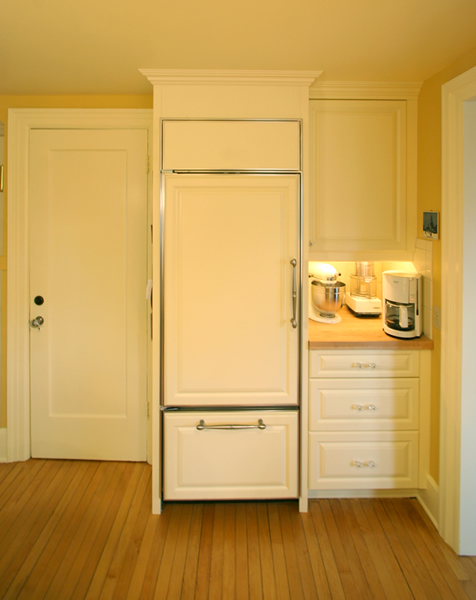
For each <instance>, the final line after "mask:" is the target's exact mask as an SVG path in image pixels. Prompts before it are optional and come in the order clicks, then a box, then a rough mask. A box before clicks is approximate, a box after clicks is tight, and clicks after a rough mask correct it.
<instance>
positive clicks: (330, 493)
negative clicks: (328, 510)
mask: <svg viewBox="0 0 476 600" xmlns="http://www.w3.org/2000/svg"><path fill="white" fill-rule="evenodd" d="M418 492H419V490H416V489H405V490H400V489H391V490H383V489H382V490H309V500H312V499H318V498H322V499H324V498H416V497H417V496H418Z"/></svg>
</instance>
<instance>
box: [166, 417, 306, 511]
mask: <svg viewBox="0 0 476 600" xmlns="http://www.w3.org/2000/svg"><path fill="white" fill-rule="evenodd" d="M260 421H261V422H260ZM258 425H261V427H264V428H262V429H260V428H258V427H257V426H258ZM197 426H198V429H197ZM217 426H218V427H220V426H222V427H224V428H223V429H216V427H217ZM231 427H235V428H236V429H232V428H231ZM240 427H244V428H243V429H240ZM248 427H250V428H248ZM164 445H165V446H164V499H165V500H212V499H213V500H217V499H221V500H226V499H263V498H296V497H297V484H298V470H297V465H298V412H297V411H243V412H240V411H223V412H214V411H213V412H208V413H207V412H196V413H194V412H189V413H187V412H185V413H183V412H182V413H174V414H170V413H166V414H165V415H164Z"/></svg>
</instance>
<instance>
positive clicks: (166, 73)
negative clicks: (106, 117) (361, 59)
mask: <svg viewBox="0 0 476 600" xmlns="http://www.w3.org/2000/svg"><path fill="white" fill-rule="evenodd" d="M139 71H140V72H141V73H142V75H144V77H147V79H148V80H149V81H150V82H151V83H152V85H166V84H172V85H177V84H180V85H182V84H187V85H190V84H198V85H202V84H207V83H208V84H209V83H211V84H214V85H230V84H237V83H238V84H240V85H243V84H251V85H298V84H302V85H310V84H311V83H312V82H313V81H314V80H315V79H316V78H317V77H319V76H320V75H321V74H322V71H243V70H241V71H240V70H236V71H235V70H232V71H228V70H221V69H139Z"/></svg>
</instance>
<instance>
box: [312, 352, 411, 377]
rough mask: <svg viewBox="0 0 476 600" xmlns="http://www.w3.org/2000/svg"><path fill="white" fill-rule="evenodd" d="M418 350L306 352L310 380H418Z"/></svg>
mask: <svg viewBox="0 0 476 600" xmlns="http://www.w3.org/2000/svg"><path fill="white" fill-rule="evenodd" d="M419 359H420V355H419V353H418V351H413V352H405V351H395V352H388V351H382V352H352V351H334V352H309V376H310V377H355V378H359V379H360V378H367V377H418V375H419V371H420V360H419Z"/></svg>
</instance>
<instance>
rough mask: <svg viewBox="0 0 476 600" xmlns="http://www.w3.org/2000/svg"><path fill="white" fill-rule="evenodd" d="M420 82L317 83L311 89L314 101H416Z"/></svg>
mask: <svg viewBox="0 0 476 600" xmlns="http://www.w3.org/2000/svg"><path fill="white" fill-rule="evenodd" d="M421 86H422V84H421V83H420V82H410V83H409V82H405V81H403V82H402V81H389V82H382V81H325V80H324V81H317V82H316V83H314V84H313V85H312V86H311V87H310V88H309V97H310V98H311V99H312V100H323V99H333V100H345V99H349V100H389V99H390V100H416V99H417V98H418V94H419V93H420V88H421Z"/></svg>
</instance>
